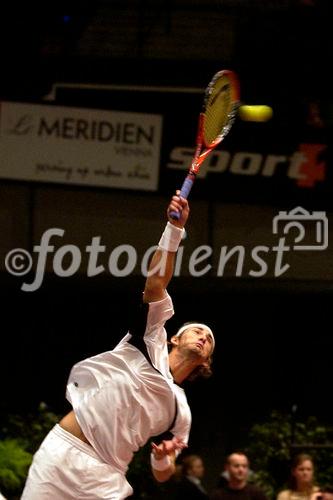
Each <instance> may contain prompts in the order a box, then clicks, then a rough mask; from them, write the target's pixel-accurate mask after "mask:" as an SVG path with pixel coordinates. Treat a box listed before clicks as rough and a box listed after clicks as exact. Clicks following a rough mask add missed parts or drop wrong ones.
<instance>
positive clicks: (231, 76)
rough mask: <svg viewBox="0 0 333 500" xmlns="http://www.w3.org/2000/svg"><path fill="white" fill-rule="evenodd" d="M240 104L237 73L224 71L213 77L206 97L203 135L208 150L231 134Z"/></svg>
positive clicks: (203, 113)
mask: <svg viewBox="0 0 333 500" xmlns="http://www.w3.org/2000/svg"><path fill="white" fill-rule="evenodd" d="M239 104H240V92H239V81H238V78H237V75H236V73H234V72H233V71H230V70H222V71H219V72H217V73H215V75H214V76H213V78H212V80H211V81H210V83H209V85H208V87H207V89H206V91H205V96H204V103H203V108H202V113H201V114H202V123H201V133H202V142H203V144H204V146H205V147H206V148H213V147H215V146H216V145H217V144H218V143H220V142H221V141H222V139H224V137H225V136H226V135H227V133H228V132H229V130H230V128H231V126H232V124H233V122H234V120H235V118H236V115H237V111H238V108H239Z"/></svg>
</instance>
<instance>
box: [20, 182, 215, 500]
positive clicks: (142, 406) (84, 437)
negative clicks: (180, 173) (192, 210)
mask: <svg viewBox="0 0 333 500" xmlns="http://www.w3.org/2000/svg"><path fill="white" fill-rule="evenodd" d="M171 211H177V212H180V213H181V215H180V218H179V220H177V221H176V220H173V219H172V218H171V217H170V212H171ZM167 214H168V222H167V225H166V228H165V230H164V232H163V234H162V237H161V239H160V241H159V245H158V248H157V250H156V251H155V253H154V255H153V257H152V260H151V262H150V266H149V273H148V277H147V279H146V284H145V289H144V294H143V304H142V309H141V312H140V314H139V315H138V318H137V320H136V322H135V325H134V326H133V327H132V328H130V330H129V332H128V333H127V335H126V336H125V337H124V338H123V339H122V340H121V341H120V343H119V344H118V345H117V346H116V347H115V349H113V350H112V351H108V352H105V353H102V354H99V355H96V356H94V357H91V358H88V359H86V360H84V361H81V362H79V363H77V364H76V365H74V367H73V368H72V370H71V373H70V376H69V380H68V385H67V399H68V400H69V402H70V403H71V404H72V407H73V410H72V411H71V412H70V413H69V414H67V415H66V416H65V417H64V418H63V419H62V420H61V421H60V422H59V424H57V425H56V426H55V427H54V428H53V429H52V430H51V431H50V433H49V434H48V435H47V436H46V438H45V439H44V441H43V443H42V444H41V446H40V448H39V449H38V450H37V452H36V453H35V455H34V458H33V462H32V465H31V467H30V469H29V474H28V478H27V481H26V485H25V488H24V491H23V494H22V497H21V498H22V499H23V500H67V499H68V500H69V499H71V500H74V499H75V500H78V499H86V500H88V499H89V500H97V499H108V500H111V499H112V500H122V499H125V498H127V497H128V496H130V495H131V494H132V493H133V490H132V488H131V486H130V485H129V483H128V482H127V480H126V477H125V475H126V471H127V468H128V464H129V463H130V462H131V460H132V458H133V454H134V452H136V451H137V450H138V449H139V448H140V447H142V446H143V445H144V444H145V443H147V441H148V440H150V439H153V442H152V450H151V466H152V472H153V475H154V477H155V479H156V480H157V481H160V482H164V481H167V480H168V479H169V478H170V477H171V476H172V474H173V473H174V471H175V463H174V462H175V458H176V456H177V454H178V453H180V452H181V450H182V449H183V448H185V447H186V446H187V442H188V437H189V432H190V426H191V412H190V408H189V406H188V403H187V400H186V396H185V393H184V390H183V389H182V387H181V384H182V382H184V380H185V379H187V378H191V377H192V378H193V377H194V376H195V375H200V374H202V375H205V374H206V375H207V374H209V373H210V365H211V356H212V352H213V349H214V344H215V340H214V336H213V333H212V331H211V329H210V328H209V327H208V326H206V325H205V324H201V323H189V324H187V325H184V326H182V327H181V328H180V329H179V331H178V332H177V333H176V334H175V335H174V336H173V337H172V338H171V341H170V345H171V349H170V352H168V342H167V334H166V331H165V328H164V324H165V322H166V321H167V320H168V319H169V318H170V317H171V316H172V315H173V312H174V311H173V305H172V301H171V298H170V296H169V295H168V293H167V291H166V288H167V285H168V283H169V282H170V279H171V277H172V274H173V267H174V260H175V256H176V252H177V249H178V246H179V244H180V241H181V238H182V235H183V232H184V226H185V223H186V221H187V219H188V216H189V206H188V202H187V201H186V200H185V199H183V198H180V197H179V191H177V194H176V195H175V196H173V197H172V199H171V201H170V204H169V206H168V210H167ZM168 431H169V432H168ZM163 433H164V438H163V437H162V438H161V439H160V440H157V439H154V436H158V435H161V434H163ZM166 433H167V434H166Z"/></svg>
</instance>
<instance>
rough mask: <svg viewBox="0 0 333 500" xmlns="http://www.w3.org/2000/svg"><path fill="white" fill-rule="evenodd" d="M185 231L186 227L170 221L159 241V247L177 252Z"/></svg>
mask: <svg viewBox="0 0 333 500" xmlns="http://www.w3.org/2000/svg"><path fill="white" fill-rule="evenodd" d="M184 232H185V229H184V228H180V227H177V226H174V225H173V224H171V222H168V223H167V225H166V226H165V229H164V232H163V234H162V236H161V239H160V241H159V242H158V248H161V249H162V250H167V251H168V252H177V250H178V247H179V244H180V242H181V240H182V237H183V234H184Z"/></svg>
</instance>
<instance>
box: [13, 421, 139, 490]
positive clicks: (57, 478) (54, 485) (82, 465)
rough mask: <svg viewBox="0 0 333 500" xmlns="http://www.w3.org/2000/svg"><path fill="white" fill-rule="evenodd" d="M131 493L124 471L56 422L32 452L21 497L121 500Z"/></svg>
mask: <svg viewBox="0 0 333 500" xmlns="http://www.w3.org/2000/svg"><path fill="white" fill-rule="evenodd" d="M132 493H133V490H132V488H131V486H130V485H129V483H128V482H127V480H126V477H125V475H124V474H122V473H120V472H119V471H116V470H115V469H114V468H113V467H112V466H111V465H108V464H106V463H104V462H102V461H101V459H100V458H99V457H98V455H97V454H96V453H95V452H94V450H93V448H92V447H91V446H90V445H88V444H86V443H84V442H83V441H81V440H80V439H78V438H76V437H75V436H73V435H72V434H70V433H69V432H67V431H65V430H64V429H62V427H60V426H59V425H58V424H56V425H55V427H53V429H52V430H51V431H50V432H49V434H48V435H47V436H46V438H45V439H44V441H43V442H42V444H41V446H40V448H39V449H38V451H37V452H36V453H35V455H34V458H33V461H32V464H31V466H30V469H29V474H28V478H27V481H26V484H25V488H24V491H23V494H22V496H21V500H81V499H82V500H97V499H104V500H123V499H125V498H127V497H128V496H130V495H131V494H132Z"/></svg>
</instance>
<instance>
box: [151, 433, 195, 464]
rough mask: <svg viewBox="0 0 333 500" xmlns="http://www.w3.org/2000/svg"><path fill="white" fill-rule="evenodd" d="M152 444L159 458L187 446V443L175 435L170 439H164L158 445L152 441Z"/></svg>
mask: <svg viewBox="0 0 333 500" xmlns="http://www.w3.org/2000/svg"><path fill="white" fill-rule="evenodd" d="M151 446H152V452H153V453H154V455H155V458H156V459H157V460H158V459H161V458H163V457H165V455H170V454H173V453H174V452H176V451H182V450H183V449H184V448H187V444H186V443H184V441H182V440H181V439H179V438H177V437H173V438H172V439H169V440H163V441H162V442H161V443H160V444H158V445H157V444H155V443H152V444H151Z"/></svg>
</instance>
